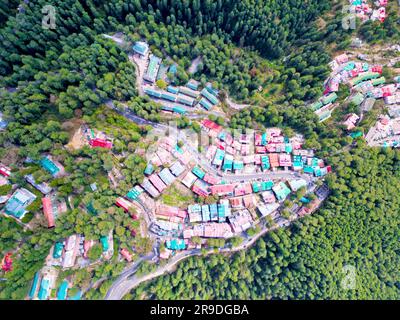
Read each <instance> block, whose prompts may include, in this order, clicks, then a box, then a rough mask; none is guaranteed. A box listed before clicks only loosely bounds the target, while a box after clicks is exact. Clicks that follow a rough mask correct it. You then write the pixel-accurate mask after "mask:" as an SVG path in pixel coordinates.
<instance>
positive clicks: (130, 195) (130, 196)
mask: <svg viewBox="0 0 400 320" xmlns="http://www.w3.org/2000/svg"><path fill="white" fill-rule="evenodd" d="M141 193H142V191H141V190H140V189H139V188H136V187H134V188H132V189H131V190H129V191H128V193H127V194H126V197H127V198H128V199H130V200H133V201H134V200H136V199H137V198H138V197H139V196H140V194H141Z"/></svg>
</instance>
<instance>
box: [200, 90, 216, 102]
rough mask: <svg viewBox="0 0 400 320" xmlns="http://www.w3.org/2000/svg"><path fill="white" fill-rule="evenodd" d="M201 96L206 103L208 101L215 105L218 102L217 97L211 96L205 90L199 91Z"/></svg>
mask: <svg viewBox="0 0 400 320" xmlns="http://www.w3.org/2000/svg"><path fill="white" fill-rule="evenodd" d="M201 95H202V96H203V97H205V98H206V99H207V100H208V101H210V102H211V103H212V104H213V105H216V104H218V102H219V101H218V99H217V97H216V96H214V95H213V94H211V93H210V92H209V91H208V90H207V89H206V88H204V89H203V90H201Z"/></svg>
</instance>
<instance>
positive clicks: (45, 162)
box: [39, 157, 60, 177]
mask: <svg viewBox="0 0 400 320" xmlns="http://www.w3.org/2000/svg"><path fill="white" fill-rule="evenodd" d="M39 163H40V165H41V166H42V168H43V169H45V170H46V171H48V172H50V174H51V175H52V176H53V177H55V176H56V175H57V174H58V173H59V172H60V168H59V167H58V166H57V165H56V163H55V162H54V161H52V160H51V159H50V158H48V157H44V158H43V159H42V160H40V162H39Z"/></svg>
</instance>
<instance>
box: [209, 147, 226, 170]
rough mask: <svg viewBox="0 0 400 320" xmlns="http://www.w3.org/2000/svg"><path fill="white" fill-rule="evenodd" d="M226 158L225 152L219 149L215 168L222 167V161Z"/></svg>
mask: <svg viewBox="0 0 400 320" xmlns="http://www.w3.org/2000/svg"><path fill="white" fill-rule="evenodd" d="M224 157H225V151H224V150H221V149H217V151H216V152H215V156H214V159H213V162H212V164H213V165H215V166H220V165H221V164H222V161H223V160H224Z"/></svg>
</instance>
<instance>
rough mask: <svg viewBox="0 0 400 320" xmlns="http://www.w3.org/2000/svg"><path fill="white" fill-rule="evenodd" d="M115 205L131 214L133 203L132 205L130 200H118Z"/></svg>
mask: <svg viewBox="0 0 400 320" xmlns="http://www.w3.org/2000/svg"><path fill="white" fill-rule="evenodd" d="M115 204H116V205H117V206H118V207H120V208H122V209H124V210H125V211H126V212H129V208H131V207H132V203H130V202H129V201H128V200H126V199H124V198H121V197H119V198H117V200H116V201H115Z"/></svg>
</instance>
